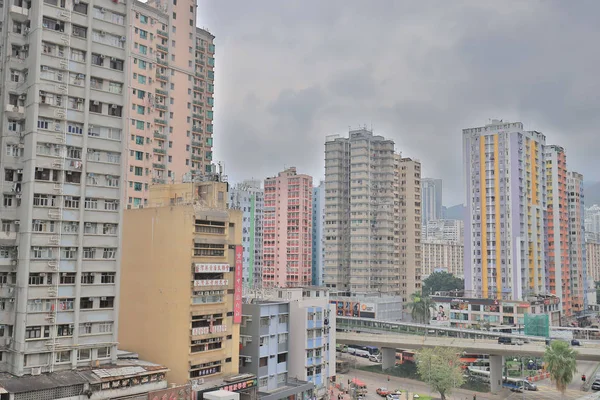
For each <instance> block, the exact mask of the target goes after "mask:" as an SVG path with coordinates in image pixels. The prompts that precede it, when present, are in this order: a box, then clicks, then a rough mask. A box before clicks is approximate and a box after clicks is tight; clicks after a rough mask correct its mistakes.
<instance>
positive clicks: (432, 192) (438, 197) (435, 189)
mask: <svg viewBox="0 0 600 400" xmlns="http://www.w3.org/2000/svg"><path fill="white" fill-rule="evenodd" d="M421 192H422V193H421V197H422V199H423V201H422V203H423V205H422V209H423V225H425V224H427V222H429V221H432V220H437V219H441V218H443V215H442V180H441V179H432V178H423V180H422V182H421Z"/></svg>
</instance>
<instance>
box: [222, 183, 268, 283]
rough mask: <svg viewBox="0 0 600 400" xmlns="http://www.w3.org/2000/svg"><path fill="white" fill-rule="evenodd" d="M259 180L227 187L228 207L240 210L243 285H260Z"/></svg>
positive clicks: (261, 224)
mask: <svg viewBox="0 0 600 400" xmlns="http://www.w3.org/2000/svg"><path fill="white" fill-rule="evenodd" d="M260 186H261V181H258V180H248V181H244V182H242V183H239V184H237V185H235V186H233V187H229V208H231V209H233V210H240V211H241V212H242V245H243V246H244V273H243V282H244V287H247V288H251V289H256V288H260V287H261V286H262V257H263V232H262V230H263V208H264V192H263V190H262V189H261V187H260Z"/></svg>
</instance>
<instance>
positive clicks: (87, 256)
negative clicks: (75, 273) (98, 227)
mask: <svg viewBox="0 0 600 400" xmlns="http://www.w3.org/2000/svg"><path fill="white" fill-rule="evenodd" d="M87 224H89V222H87V223H86V225H87ZM83 258H84V260H93V259H94V258H96V249H95V248H94V247H84V248H83ZM92 281H93V279H92ZM92 283H94V282H92Z"/></svg>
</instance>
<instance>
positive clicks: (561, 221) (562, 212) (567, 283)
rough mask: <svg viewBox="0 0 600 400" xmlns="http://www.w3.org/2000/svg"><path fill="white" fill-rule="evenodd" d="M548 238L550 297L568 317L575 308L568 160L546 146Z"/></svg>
mask: <svg viewBox="0 0 600 400" xmlns="http://www.w3.org/2000/svg"><path fill="white" fill-rule="evenodd" d="M545 170H546V207H547V209H546V237H547V258H546V268H547V270H548V283H549V290H550V293H552V294H554V295H556V296H558V297H559V298H560V299H561V303H562V306H563V311H564V315H565V316H570V315H571V313H572V307H573V301H572V298H573V292H572V288H571V272H570V268H569V261H570V260H569V258H570V256H569V208H568V207H569V203H568V198H567V197H568V196H567V157H566V155H565V150H564V149H563V148H562V147H559V146H546V169H545Z"/></svg>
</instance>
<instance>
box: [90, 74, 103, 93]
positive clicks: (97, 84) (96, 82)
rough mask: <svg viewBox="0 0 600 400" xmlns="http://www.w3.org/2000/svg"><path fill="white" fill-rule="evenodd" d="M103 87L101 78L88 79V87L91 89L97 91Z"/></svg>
mask: <svg viewBox="0 0 600 400" xmlns="http://www.w3.org/2000/svg"><path fill="white" fill-rule="evenodd" d="M103 85H104V80H103V79H101V78H96V77H94V76H92V77H91V78H90V87H91V88H92V89H98V90H102V86H103Z"/></svg>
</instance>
